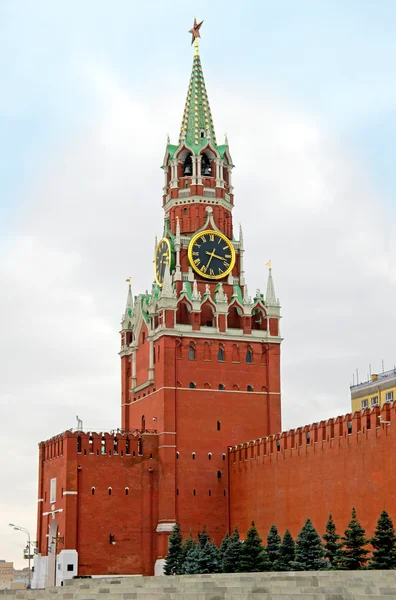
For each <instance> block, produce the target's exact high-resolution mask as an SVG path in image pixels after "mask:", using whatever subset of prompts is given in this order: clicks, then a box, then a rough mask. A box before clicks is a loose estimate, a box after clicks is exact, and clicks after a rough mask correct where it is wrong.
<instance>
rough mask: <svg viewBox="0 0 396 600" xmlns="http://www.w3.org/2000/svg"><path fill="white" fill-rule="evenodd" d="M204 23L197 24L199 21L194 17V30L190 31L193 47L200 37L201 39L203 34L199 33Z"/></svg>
mask: <svg viewBox="0 0 396 600" xmlns="http://www.w3.org/2000/svg"><path fill="white" fill-rule="evenodd" d="M202 23H203V21H201V22H200V23H197V19H196V18H195V17H194V25H193V27H192V29H190V31H189V32H188V33H191V34H192V40H191V45H193V43H194V42H195V40H196V39H197V38H199V37H201V34H200V33H199V30H200V28H201V25H202Z"/></svg>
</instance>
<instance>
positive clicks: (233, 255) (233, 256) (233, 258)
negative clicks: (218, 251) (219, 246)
mask: <svg viewBox="0 0 396 600" xmlns="http://www.w3.org/2000/svg"><path fill="white" fill-rule="evenodd" d="M209 234H214V235H215V236H217V237H220V238H221V239H222V240H223V241H224V242H226V244H227V245H228V247H229V249H230V252H231V262H230V266H229V267H228V268H227V269H226V270H225V271H224V273H221V274H220V275H208V274H207V273H203V272H202V271H201V270H200V269H199V267H197V266H196V265H195V264H194V261H193V257H192V252H193V247H194V244H195V242H196V241H197V239H199V238H200V237H201V236H202V235H209ZM188 261H189V263H190V265H191V267H192V268H193V269H194V271H195V272H196V273H197V274H198V275H199V276H200V277H203V278H204V279H224V277H228V275H229V274H230V273H231V271H232V269H233V268H234V266H235V261H236V253H235V248H234V246H233V244H232V242H231V240H230V239H228V237H227V236H226V235H225V234H224V233H222V232H221V231H216V230H215V229H205V230H203V231H199V232H198V233H196V234H195V235H194V236H193V237H192V238H191V240H190V243H189V245H188Z"/></svg>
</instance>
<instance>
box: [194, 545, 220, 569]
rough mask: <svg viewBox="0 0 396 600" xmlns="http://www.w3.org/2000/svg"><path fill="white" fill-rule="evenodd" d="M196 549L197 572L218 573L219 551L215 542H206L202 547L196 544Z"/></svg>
mask: <svg viewBox="0 0 396 600" xmlns="http://www.w3.org/2000/svg"><path fill="white" fill-rule="evenodd" d="M198 549H199V556H198V566H199V573H219V572H220V562H219V551H218V549H217V546H216V544H215V543H214V542H212V543H210V542H206V544H205V545H204V546H203V547H201V546H200V545H199V544H198Z"/></svg>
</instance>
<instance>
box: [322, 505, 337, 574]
mask: <svg viewBox="0 0 396 600" xmlns="http://www.w3.org/2000/svg"><path fill="white" fill-rule="evenodd" d="M323 539H324V541H325V544H324V549H325V557H326V558H327V560H328V562H329V568H330V569H337V568H338V566H339V560H340V556H341V555H342V553H341V552H340V550H341V548H342V542H340V539H341V536H340V535H339V534H338V533H337V531H336V526H335V523H334V521H333V517H332V515H329V519H328V521H327V523H326V531H325V533H324V534H323Z"/></svg>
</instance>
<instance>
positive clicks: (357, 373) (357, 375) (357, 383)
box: [356, 369, 359, 385]
mask: <svg viewBox="0 0 396 600" xmlns="http://www.w3.org/2000/svg"><path fill="white" fill-rule="evenodd" d="M356 385H359V369H356Z"/></svg>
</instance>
